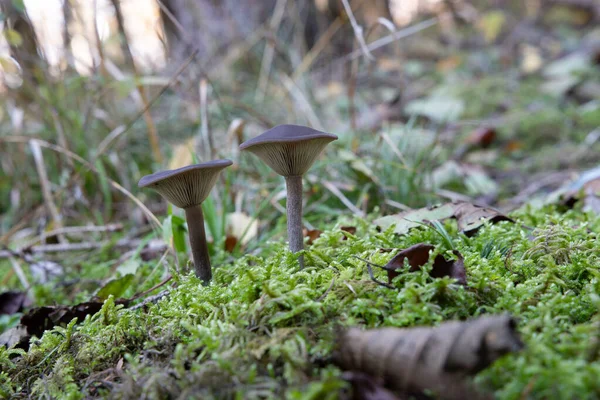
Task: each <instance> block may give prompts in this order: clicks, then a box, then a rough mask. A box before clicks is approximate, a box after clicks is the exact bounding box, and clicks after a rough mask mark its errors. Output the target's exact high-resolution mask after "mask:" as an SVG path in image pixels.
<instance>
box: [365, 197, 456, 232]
mask: <svg viewBox="0 0 600 400" xmlns="http://www.w3.org/2000/svg"><path fill="white" fill-rule="evenodd" d="M453 214H454V205H453V204H452V203H446V204H442V205H439V206H433V207H425V208H419V209H418V210H410V211H404V212H401V213H398V214H393V215H386V216H384V217H380V218H377V219H376V220H375V221H373V222H374V223H375V225H377V226H378V227H380V228H381V229H387V228H389V227H390V226H392V225H395V227H394V232H395V233H397V234H399V235H403V234H406V233H408V231H409V230H410V229H412V228H415V227H418V226H422V224H423V223H425V221H433V220H438V221H441V220H445V219H448V218H451V217H452V215H453Z"/></svg>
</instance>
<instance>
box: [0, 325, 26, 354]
mask: <svg viewBox="0 0 600 400" xmlns="http://www.w3.org/2000/svg"><path fill="white" fill-rule="evenodd" d="M30 338H31V335H30V334H29V333H27V328H26V327H24V326H23V325H17V326H15V327H14V328H10V329H8V330H7V331H6V332H3V333H2V334H1V335H0V346H5V347H6V348H7V349H10V348H11V347H17V348H21V349H27V348H28V347H29V339H30Z"/></svg>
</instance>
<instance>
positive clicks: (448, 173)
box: [426, 160, 498, 196]
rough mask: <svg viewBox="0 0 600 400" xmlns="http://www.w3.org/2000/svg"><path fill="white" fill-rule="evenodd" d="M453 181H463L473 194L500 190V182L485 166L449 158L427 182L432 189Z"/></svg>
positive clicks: (491, 192)
mask: <svg viewBox="0 0 600 400" xmlns="http://www.w3.org/2000/svg"><path fill="white" fill-rule="evenodd" d="M451 183H462V184H464V185H465V187H466V189H467V192H468V194H470V195H472V196H479V195H489V194H493V193H496V192H497V191H498V184H497V183H496V182H495V181H494V180H493V179H491V178H490V177H489V176H488V174H487V172H486V171H485V169H484V168H482V167H481V166H479V165H475V164H468V163H465V162H457V161H455V160H448V161H446V162H444V163H443V164H442V165H440V166H439V167H438V168H436V169H435V170H434V171H433V172H432V173H431V176H430V178H429V179H428V180H427V182H426V184H427V185H428V187H429V188H430V189H432V190H435V189H438V188H442V187H444V186H446V185H449V184H451Z"/></svg>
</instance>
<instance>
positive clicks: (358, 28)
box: [342, 0, 375, 60]
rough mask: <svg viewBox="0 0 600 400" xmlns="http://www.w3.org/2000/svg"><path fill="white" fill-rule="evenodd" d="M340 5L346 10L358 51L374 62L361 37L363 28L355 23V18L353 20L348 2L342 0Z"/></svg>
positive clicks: (363, 38) (362, 36)
mask: <svg viewBox="0 0 600 400" xmlns="http://www.w3.org/2000/svg"><path fill="white" fill-rule="evenodd" d="M342 4H343V5H344V9H345V10H346V15H348V19H350V24H351V25H352V29H353V30H354V35H355V36H356V40H357V41H358V44H359V45H360V50H361V51H362V53H363V54H364V55H365V57H366V58H368V59H369V60H374V59H375V57H373V54H371V51H370V50H369V47H368V46H367V43H366V42H365V37H364V35H363V28H362V26H360V25H359V24H358V22H356V18H354V13H353V12H352V8H351V7H350V4H349V3H348V0H342Z"/></svg>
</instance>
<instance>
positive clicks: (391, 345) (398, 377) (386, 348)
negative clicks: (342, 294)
mask: <svg viewBox="0 0 600 400" xmlns="http://www.w3.org/2000/svg"><path fill="white" fill-rule="evenodd" d="M522 348H523V343H522V342H521V340H520V339H519V336H518V333H517V331H516V322H515V320H514V319H513V318H512V317H511V316H509V315H496V316H484V317H480V318H478V319H474V320H470V321H466V322H460V321H450V322H445V323H443V324H441V325H439V326H437V327H417V328H405V329H402V328H381V329H371V330H361V329H359V328H349V329H347V330H345V331H343V332H341V333H340V336H339V340H338V347H337V349H336V351H335V353H334V362H335V363H336V364H337V365H338V366H339V367H341V368H342V369H344V370H349V371H359V372H362V373H365V374H369V375H371V376H372V377H373V378H374V379H375V380H381V381H382V382H383V383H384V386H385V387H386V388H388V389H390V390H394V391H397V392H399V393H415V394H421V393H423V392H424V391H426V390H427V391H431V392H433V393H434V394H435V395H436V396H437V397H436V398H440V399H474V398H486V397H484V396H483V395H481V394H479V393H477V392H475V391H474V390H473V389H472V388H471V387H470V386H469V384H468V381H467V379H466V378H467V377H468V376H470V375H474V374H476V373H478V372H479V371H481V370H483V369H485V368H487V367H488V366H489V365H491V364H492V363H493V362H494V361H496V360H497V359H498V358H500V357H501V356H503V355H505V354H508V353H511V352H515V351H518V350H520V349H522Z"/></svg>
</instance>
